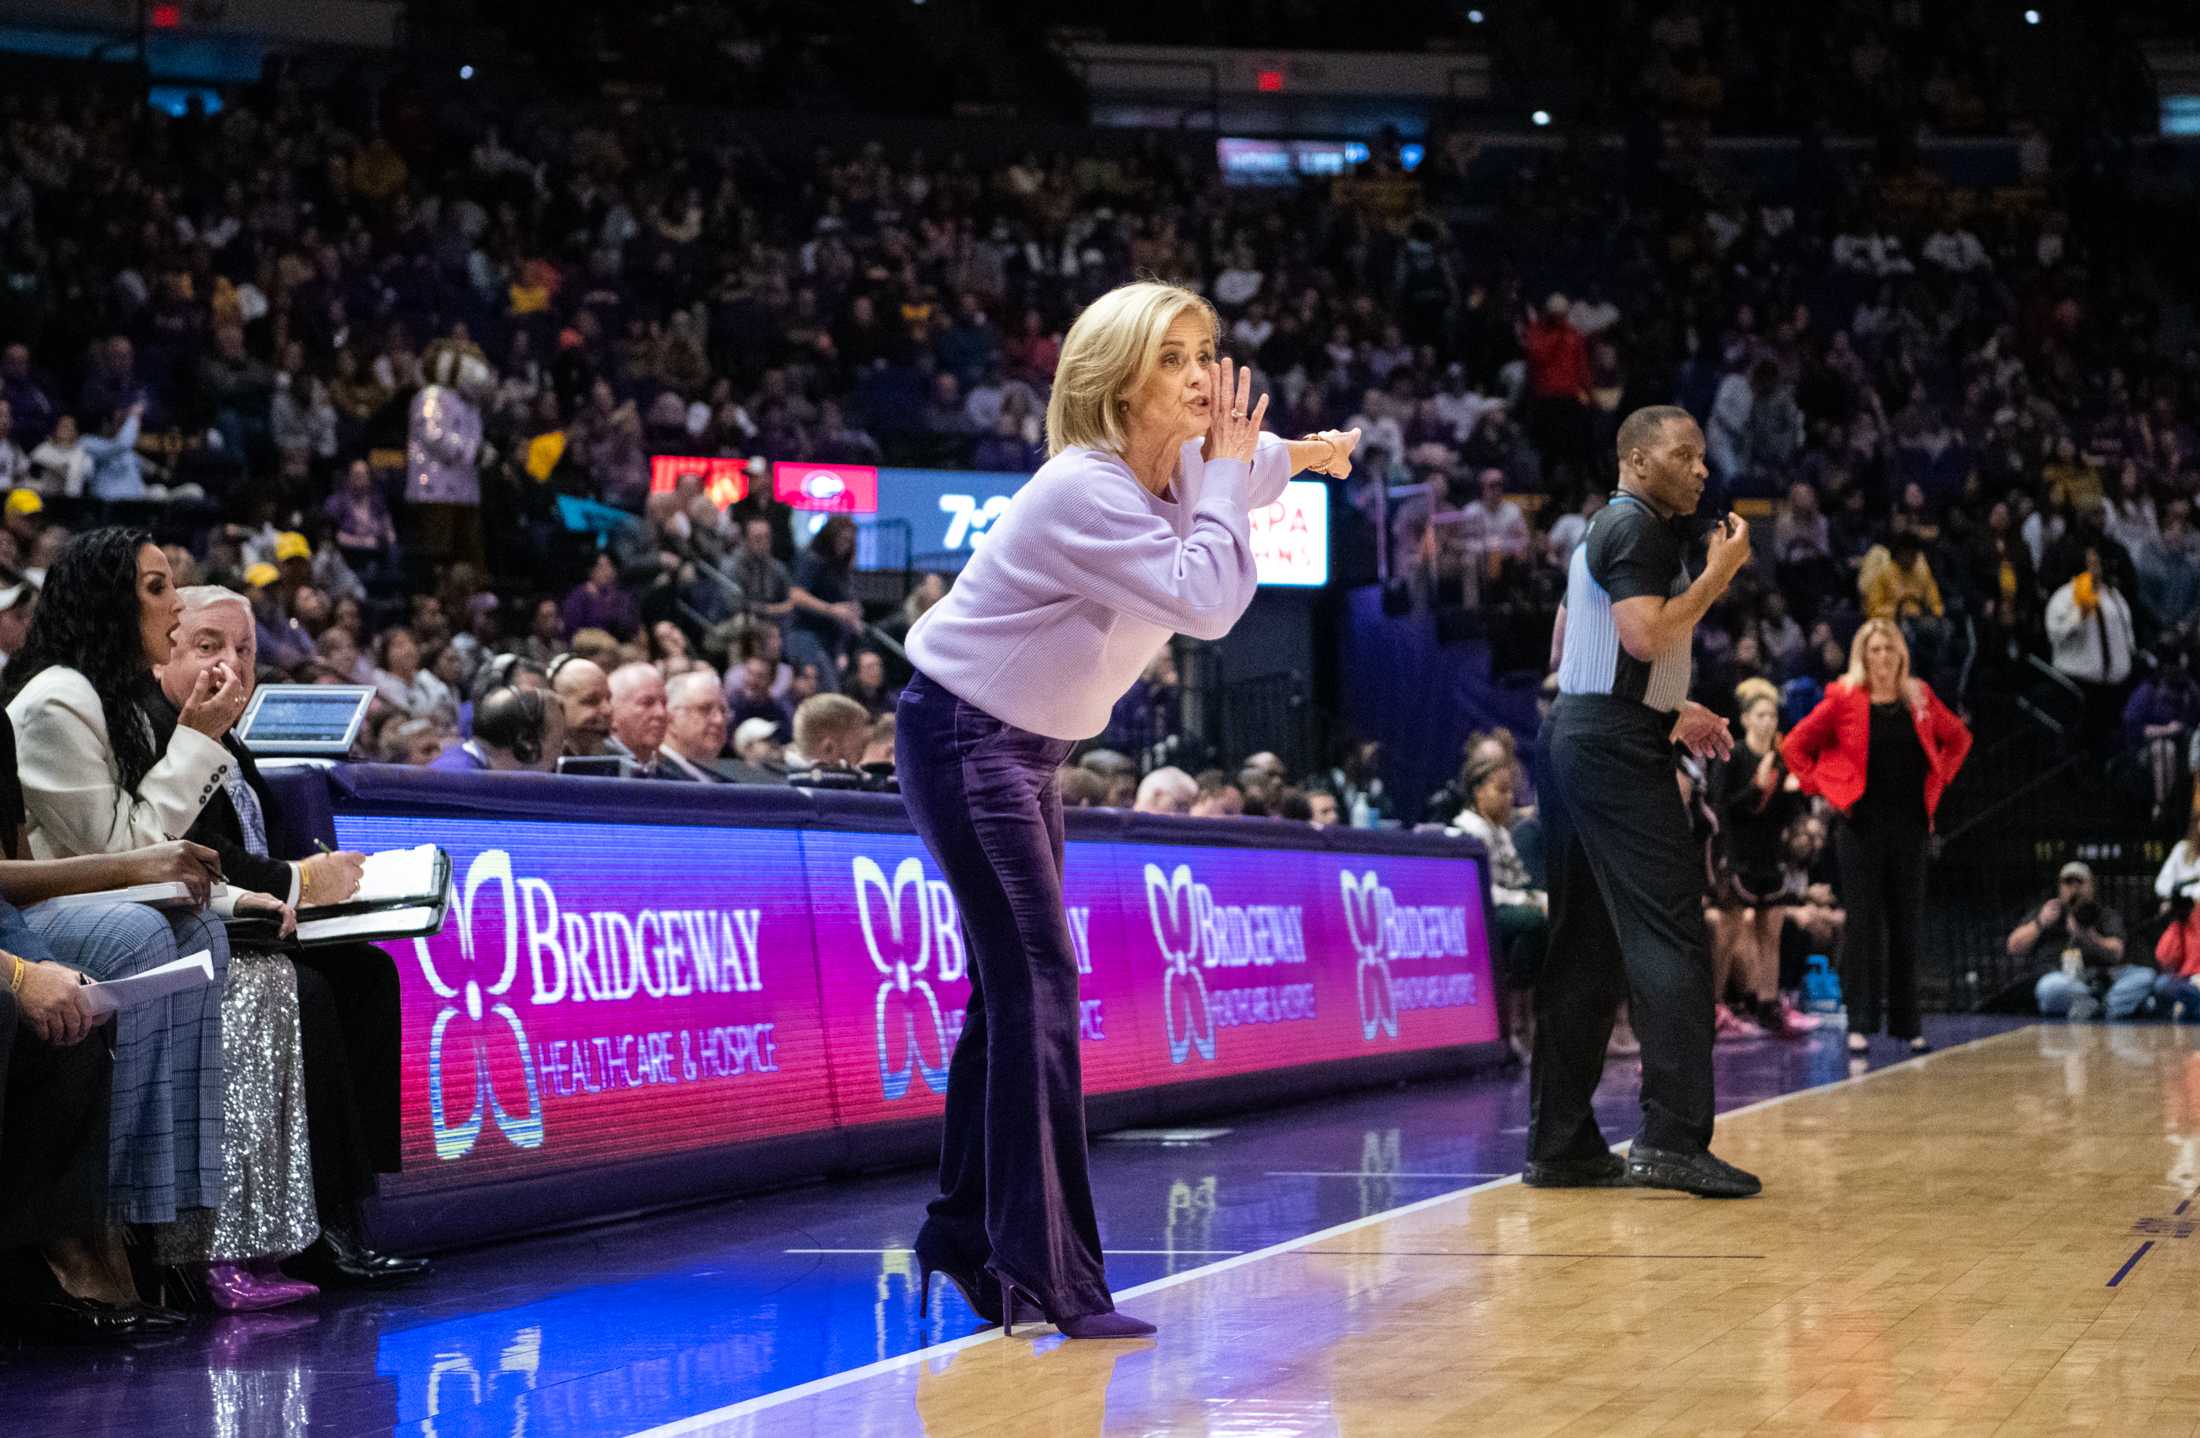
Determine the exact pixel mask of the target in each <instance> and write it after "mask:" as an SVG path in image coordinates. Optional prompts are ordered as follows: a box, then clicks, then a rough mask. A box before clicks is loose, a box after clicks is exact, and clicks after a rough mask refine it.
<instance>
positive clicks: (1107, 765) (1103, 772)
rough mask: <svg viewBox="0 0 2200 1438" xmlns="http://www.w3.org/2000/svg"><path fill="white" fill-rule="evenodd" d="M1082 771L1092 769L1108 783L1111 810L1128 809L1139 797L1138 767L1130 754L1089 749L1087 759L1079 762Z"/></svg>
mask: <svg viewBox="0 0 2200 1438" xmlns="http://www.w3.org/2000/svg"><path fill="white" fill-rule="evenodd" d="M1077 765H1078V767H1079V768H1081V769H1090V770H1091V771H1092V772H1093V773H1095V774H1098V775H1099V776H1100V777H1101V778H1103V779H1105V780H1107V781H1108V803H1107V807H1109V808H1110V809H1128V808H1130V807H1131V806H1132V804H1133V803H1134V802H1135V801H1136V799H1137V796H1138V765H1137V764H1136V763H1134V762H1132V760H1131V757H1130V756H1129V755H1128V754H1123V753H1119V752H1118V751H1116V750H1114V749H1105V748H1103V749H1088V750H1086V751H1085V757H1084V758H1082V759H1079V760H1078V761H1077Z"/></svg>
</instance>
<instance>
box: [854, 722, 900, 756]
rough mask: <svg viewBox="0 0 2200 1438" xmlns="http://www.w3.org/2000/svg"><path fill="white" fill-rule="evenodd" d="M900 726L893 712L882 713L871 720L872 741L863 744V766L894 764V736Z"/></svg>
mask: <svg viewBox="0 0 2200 1438" xmlns="http://www.w3.org/2000/svg"><path fill="white" fill-rule="evenodd" d="M899 728H900V726H899V724H898V723H897V722H896V721H895V718H894V716H893V715H891V714H881V715H879V716H878V718H877V719H875V720H873V721H872V722H871V742H870V743H868V744H866V745H864V746H863V767H864V768H866V769H871V768H874V767H876V766H878V765H882V764H883V765H885V766H886V767H887V768H889V769H891V768H892V767H893V766H894V737H895V735H896V733H897V732H898V730H899Z"/></svg>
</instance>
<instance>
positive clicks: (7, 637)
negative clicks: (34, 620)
mask: <svg viewBox="0 0 2200 1438" xmlns="http://www.w3.org/2000/svg"><path fill="white" fill-rule="evenodd" d="M37 612H38V586H37V585H35V584H33V583H31V582H30V581H29V580H28V579H25V578H24V577H23V576H22V575H20V574H16V573H14V572H12V571H9V570H5V569H0V679H4V678H5V676H6V674H7V667H8V665H9V664H11V663H13V662H14V661H15V656H16V655H17V654H18V653H20V652H22V648H23V643H24V641H25V640H27V639H29V638H30V633H31V617H32V616H33V615H35V614H36V613H37Z"/></svg>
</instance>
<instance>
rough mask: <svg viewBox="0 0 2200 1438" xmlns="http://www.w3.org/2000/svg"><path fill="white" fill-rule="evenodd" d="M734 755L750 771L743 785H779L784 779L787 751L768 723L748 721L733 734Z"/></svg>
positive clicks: (767, 720)
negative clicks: (768, 783) (767, 783)
mask: <svg viewBox="0 0 2200 1438" xmlns="http://www.w3.org/2000/svg"><path fill="white" fill-rule="evenodd" d="M733 754H734V758H736V759H738V760H739V761H740V762H741V763H742V764H744V765H746V766H747V767H748V768H749V770H750V771H751V772H750V774H748V775H747V776H743V781H744V782H746V783H752V784H753V783H758V782H774V783H776V782H781V781H783V780H784V779H785V778H786V773H787V766H786V762H785V761H786V749H785V746H784V745H782V744H781V743H780V742H779V730H778V728H777V726H775V725H773V724H772V722H771V721H770V720H769V719H751V720H748V721H747V722H745V723H743V724H742V725H741V726H740V727H739V728H737V729H735V730H734V731H733Z"/></svg>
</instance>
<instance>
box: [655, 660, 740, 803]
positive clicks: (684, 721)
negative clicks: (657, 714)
mask: <svg viewBox="0 0 2200 1438" xmlns="http://www.w3.org/2000/svg"><path fill="white" fill-rule="evenodd" d="M665 713H666V722H665V738H664V743H663V745H661V746H660V747H659V749H658V751H657V752H658V754H659V755H660V757H661V759H662V761H663V763H662V766H661V767H662V769H663V771H664V772H663V774H662V777H664V778H668V779H671V778H679V779H686V780H689V781H691V782H693V783H698V784H723V783H726V782H728V781H727V778H726V776H725V774H723V773H721V772H720V771H719V768H718V763H719V760H720V759H721V758H723V757H724V755H725V752H726V729H727V718H728V715H727V712H726V693H725V690H724V689H723V688H722V687H721V686H720V685H719V682H718V675H717V674H716V673H715V672H713V671H712V670H710V669H708V668H702V669H694V670H690V671H689V672H688V673H686V674H682V675H680V676H679V677H678V678H676V679H672V680H670V681H668V682H667V683H666V684H665Z"/></svg>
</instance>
